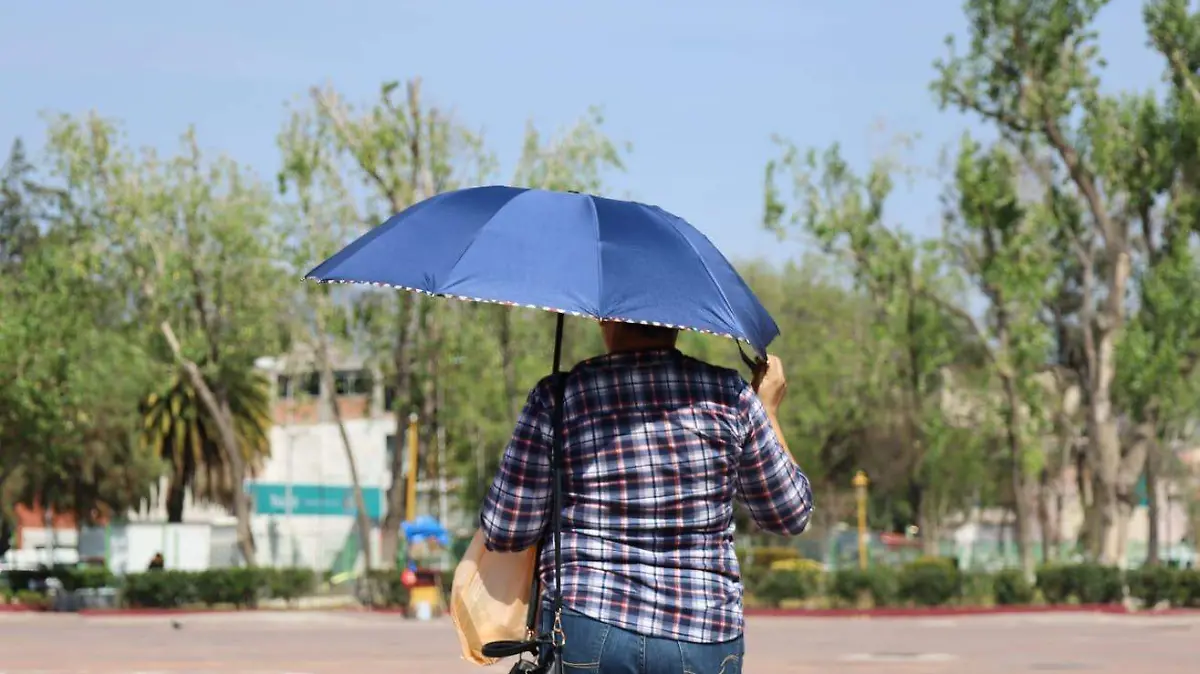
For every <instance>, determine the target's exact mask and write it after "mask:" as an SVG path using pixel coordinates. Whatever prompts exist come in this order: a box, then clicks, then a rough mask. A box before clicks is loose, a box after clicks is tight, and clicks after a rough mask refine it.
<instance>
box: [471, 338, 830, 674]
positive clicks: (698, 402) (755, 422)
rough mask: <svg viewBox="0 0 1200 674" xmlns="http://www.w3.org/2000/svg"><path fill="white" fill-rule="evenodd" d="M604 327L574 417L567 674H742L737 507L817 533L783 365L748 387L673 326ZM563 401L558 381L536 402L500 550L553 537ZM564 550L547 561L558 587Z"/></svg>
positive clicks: (489, 530) (508, 486) (488, 511)
mask: <svg viewBox="0 0 1200 674" xmlns="http://www.w3.org/2000/svg"><path fill="white" fill-rule="evenodd" d="M601 329H602V330H603V333H604V342H605V345H606V347H607V349H608V353H607V354H606V355H604V356H600V357H598V358H594V359H592V360H589V361H585V362H584V363H581V364H580V365H578V366H577V367H576V368H575V369H574V370H573V371H572V372H571V373H570V375H569V376H568V378H567V383H566V394H565V403H564V404H565V406H564V408H563V413H564V421H563V429H564V438H565V443H564V476H563V477H564V482H563V511H562V564H563V566H562V599H563V606H564V611H563V617H562V628H563V632H564V634H565V645H564V647H563V653H562V660H563V665H564V668H565V669H566V671H588V672H599V673H601V674H604V673H615V672H629V673H633V672H638V673H641V674H683V673H685V672H694V673H696V674H703V673H707V672H712V673H714V674H716V673H717V672H723V673H724V674H737V673H739V672H741V671H742V665H741V663H742V659H743V656H744V643H743V636H742V631H743V616H742V590H743V588H742V583H741V574H740V572H739V569H738V563H737V558H736V556H735V555H734V546H733V502H734V499H735V498H736V499H738V500H741V501H742V502H743V503H744V504H745V505H746V506H747V508H748V509H749V511H750V513H751V514H752V515H753V517H754V520H755V522H757V523H758V525H759V526H760V527H762V528H763V529H765V530H767V531H770V532H773V533H777V534H788V535H793V534H799V533H800V532H802V531H804V528H805V526H806V525H807V524H808V520H809V516H810V514H811V512H812V491H811V489H810V487H809V483H808V478H806V477H805V476H804V474H803V473H802V472H801V471H800V469H799V467H797V466H796V464H795V462H794V461H793V460H792V458H791V454H790V452H789V451H788V449H787V444H786V442H785V441H784V438H783V433H782V432H781V431H780V429H779V422H778V419H777V414H776V413H777V411H778V409H779V404H780V403H781V402H782V401H783V397H784V393H785V392H786V390H787V384H786V380H785V378H784V375H783V365H782V363H781V362H780V361H779V359H778V358H775V357H771V358H769V359H768V362H767V365H766V367H765V368H764V369H762V370H761V371H760V372H758V373H756V375H755V378H754V379H755V381H754V383H753V384H747V383H746V382H745V380H743V379H742V378H741V376H739V375H738V374H737V373H736V372H734V371H732V370H726V369H723V368H718V367H715V366H712V365H709V364H707V363H703V362H701V361H698V360H695V359H692V358H688V357H686V356H684V355H683V354H681V353H680V352H679V351H678V350H676V348H675V343H676V340H677V338H678V332H677V331H676V330H673V329H668V328H662V327H653V326H642V325H634V324H625V323H612V322H606V323H602V324H601ZM553 404H554V402H553V394H552V392H551V383H550V380H549V379H547V380H543V381H542V382H541V383H539V384H538V385H537V386H536V387H535V388H534V389H533V391H532V392H531V393H530V394H529V398H528V400H527V401H526V403H525V408H524V410H523V411H522V413H521V418H520V419H519V421H518V422H517V426H516V429H515V430H514V431H513V436H512V439H511V441H510V442H509V444H508V448H507V449H506V450H505V453H504V458H503V459H502V461H501V464H500V469H499V472H498V473H497V475H496V479H495V481H494V483H493V484H492V487H491V489H490V491H489V492H488V495H487V497H486V499H485V501H484V506H483V512H482V514H481V517H480V521H481V527H482V529H483V532H484V536H485V540H486V544H487V547H488V549H489V550H495V551H506V552H514V551H518V550H524V549H526V548H529V547H530V546H533V545H536V544H537V543H538V542H539V541H541V540H542V538H543V536H544V535H545V533H546V532H547V530H548V524H549V522H550V514H549V505H550V502H551V479H552V475H551V470H550V449H551V442H552V439H553V435H552V428H551V416H550V410H551V407H552V405H553ZM552 545H553V544H552V542H551V543H550V544H549V545H546V546H545V549H544V550H543V554H542V558H541V565H540V568H541V574H542V579H543V584H542V586H543V587H545V588H548V589H549V588H553V576H552V574H553V566H552V565H553V560H554V550H553V547H552ZM544 599H545V597H544ZM550 613H551V612H550V611H549V610H547V609H545V608H544V609H543V611H542V619H543V624H544V629H547V630H548V629H549V627H550V621H551V620H552V619H553V616H552V615H550Z"/></svg>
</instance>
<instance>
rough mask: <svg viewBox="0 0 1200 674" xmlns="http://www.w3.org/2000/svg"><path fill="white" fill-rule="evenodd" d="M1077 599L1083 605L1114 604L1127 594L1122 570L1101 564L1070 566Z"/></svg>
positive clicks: (1070, 574)
mask: <svg viewBox="0 0 1200 674" xmlns="http://www.w3.org/2000/svg"><path fill="white" fill-rule="evenodd" d="M1067 569H1068V575H1069V576H1071V577H1072V578H1073V580H1072V581H1071V584H1072V586H1073V589H1074V594H1075V597H1076V598H1078V599H1079V603H1081V604H1114V603H1117V602H1120V601H1121V599H1122V598H1123V596H1124V594H1125V589H1124V587H1123V585H1124V582H1123V578H1122V577H1121V570H1120V569H1118V568H1116V567H1112V566H1101V565H1100V564H1091V563H1087V564H1076V565H1074V566H1068V567H1067Z"/></svg>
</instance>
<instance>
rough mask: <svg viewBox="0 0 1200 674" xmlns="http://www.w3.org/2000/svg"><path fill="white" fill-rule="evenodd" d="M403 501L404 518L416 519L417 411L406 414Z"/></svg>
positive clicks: (410, 520)
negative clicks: (405, 458)
mask: <svg viewBox="0 0 1200 674" xmlns="http://www.w3.org/2000/svg"><path fill="white" fill-rule="evenodd" d="M406 495H407V498H406V499H405V502H404V515H405V519H407V520H408V521H409V522H412V521H413V520H415V519H417V413H416V412H413V413H412V414H410V415H408V489H407V491H406Z"/></svg>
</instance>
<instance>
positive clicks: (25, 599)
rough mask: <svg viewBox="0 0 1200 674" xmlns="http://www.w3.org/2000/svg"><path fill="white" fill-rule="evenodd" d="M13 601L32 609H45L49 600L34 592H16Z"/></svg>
mask: <svg viewBox="0 0 1200 674" xmlns="http://www.w3.org/2000/svg"><path fill="white" fill-rule="evenodd" d="M15 599H16V603H18V604H20V605H22V606H29V607H32V608H46V607H47V606H49V605H50V598H49V597H47V596H46V595H44V594H42V593H41V592H37V591H35V590H17V593H16V595H15Z"/></svg>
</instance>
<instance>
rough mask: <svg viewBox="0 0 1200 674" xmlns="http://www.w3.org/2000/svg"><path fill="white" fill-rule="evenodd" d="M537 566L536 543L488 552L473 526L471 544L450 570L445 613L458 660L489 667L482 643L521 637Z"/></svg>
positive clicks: (524, 632)
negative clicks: (455, 640)
mask: <svg viewBox="0 0 1200 674" xmlns="http://www.w3.org/2000/svg"><path fill="white" fill-rule="evenodd" d="M536 564H537V546H534V547H532V548H530V549H528V550H524V551H522V552H490V551H489V550H488V549H487V548H486V547H484V544H483V532H482V531H479V530H476V531H475V537H474V538H472V539H471V545H470V546H469V547H468V548H467V552H466V554H464V555H463V558H462V561H460V562H459V563H458V568H456V569H455V570H454V585H453V586H452V587H451V589H450V617H451V618H452V619H453V620H454V627H455V629H456V631H457V632H458V641H459V644H460V645H461V646H462V652H463V659H465V660H468V661H470V662H473V663H475V664H477V665H491V664H494V663H496V662H497V659H496V658H487V657H484V655H483V646H484V644H488V643H491V642H493V641H523V640H524V639H526V637H527V635H526V629H527V625H526V623H525V621H526V618H527V617H528V611H529V594H530V592H529V590H530V587H531V586H532V584H533V570H534V567H535V566H536Z"/></svg>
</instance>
